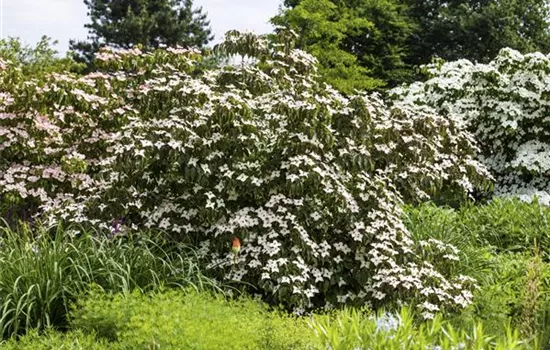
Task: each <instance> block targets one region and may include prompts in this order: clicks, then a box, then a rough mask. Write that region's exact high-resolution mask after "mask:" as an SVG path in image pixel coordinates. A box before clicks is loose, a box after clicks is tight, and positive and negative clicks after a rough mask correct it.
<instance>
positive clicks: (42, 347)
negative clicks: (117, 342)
mask: <svg viewBox="0 0 550 350" xmlns="http://www.w3.org/2000/svg"><path fill="white" fill-rule="evenodd" d="M0 348H1V349H2V350H54V349H55V350H110V349H112V347H111V346H110V344H107V342H106V341H102V340H98V339H97V338H96V337H95V336H94V335H93V334H84V333H82V332H79V331H77V332H70V333H60V332H55V331H53V330H51V329H50V330H47V331H46V332H44V333H40V332H38V331H36V330H33V331H31V332H29V333H28V334H26V335H25V336H23V337H21V338H20V339H10V340H9V341H7V342H5V343H3V344H1V345H0Z"/></svg>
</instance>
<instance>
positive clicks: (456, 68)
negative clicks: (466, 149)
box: [393, 49, 550, 204]
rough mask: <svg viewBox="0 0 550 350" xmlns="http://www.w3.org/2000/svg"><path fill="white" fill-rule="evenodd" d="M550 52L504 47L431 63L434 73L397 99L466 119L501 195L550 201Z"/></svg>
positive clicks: (400, 92)
mask: <svg viewBox="0 0 550 350" xmlns="http://www.w3.org/2000/svg"><path fill="white" fill-rule="evenodd" d="M549 67H550V56H548V55H543V54H541V53H532V54H526V55H522V54H521V53H519V52H517V51H514V50H511V49H503V50H502V51H501V52H500V54H499V55H498V56H497V57H496V58H495V59H494V60H493V61H491V62H490V63H488V64H474V63H471V62H470V61H467V60H459V61H455V62H448V63H444V64H432V65H429V66H427V70H428V71H429V73H430V74H431V76H432V78H431V79H429V80H428V81H426V82H417V83H414V84H412V85H411V86H409V87H405V88H398V89H395V90H393V95H394V97H395V98H396V99H398V100H402V101H406V102H407V103H414V104H416V105H419V106H421V108H424V107H427V108H429V109H432V110H434V111H435V113H438V114H440V115H445V116H448V117H449V118H452V119H461V120H463V121H464V122H465V123H466V125H467V127H468V128H469V130H470V131H472V132H473V133H474V134H475V136H476V138H477V141H478V142H479V145H480V148H481V153H480V154H479V156H480V159H481V161H482V162H483V163H484V164H485V165H486V166H487V168H488V169H489V170H490V171H491V172H492V174H493V175H494V177H495V178H496V186H495V192H496V194H497V195H517V196H519V197H520V198H522V199H526V200H531V199H532V198H533V196H538V197H540V198H539V200H540V201H541V203H546V204H548V203H550V194H549V191H550V177H549V176H548V174H549V173H550V119H549V118H548V115H549V112H550V110H549V95H548V82H549V81H550V69H549Z"/></svg>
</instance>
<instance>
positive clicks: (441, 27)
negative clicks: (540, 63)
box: [404, 0, 550, 64]
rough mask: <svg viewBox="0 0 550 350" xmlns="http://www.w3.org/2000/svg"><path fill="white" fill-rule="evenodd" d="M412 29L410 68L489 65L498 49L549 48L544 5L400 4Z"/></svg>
mask: <svg viewBox="0 0 550 350" xmlns="http://www.w3.org/2000/svg"><path fill="white" fill-rule="evenodd" d="M404 2H405V3H406V5H408V6H409V8H410V16H411V18H412V19H413V20H414V21H415V23H416V24H417V29H416V31H415V33H414V35H413V36H412V37H411V40H410V43H409V45H410V55H409V58H408V60H407V61H408V62H409V63H411V64H427V63H430V61H431V59H432V57H434V56H437V57H440V58H442V59H444V60H446V61H452V60H457V59H461V58H465V59H468V60H471V61H477V62H483V63H486V62H489V61H490V60H492V59H493V58H494V57H495V56H496V55H497V54H498V52H499V50H500V49H502V48H505V47H510V48H513V49H516V50H519V51H522V52H533V51H543V52H546V51H548V49H549V48H550V36H549V31H548V24H549V23H548V18H549V15H550V13H549V10H548V6H547V5H548V1H546V0H499V1H496V0H450V1H448V0H444V1H442V0H405V1H404Z"/></svg>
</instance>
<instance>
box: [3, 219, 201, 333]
mask: <svg viewBox="0 0 550 350" xmlns="http://www.w3.org/2000/svg"><path fill="white" fill-rule="evenodd" d="M192 253H193V252H192V251H190V250H189V249H186V248H185V247H182V246H180V247H177V246H176V247H174V248H173V249H171V250H168V249H164V248H163V246H162V245H160V244H158V243H155V242H154V241H153V240H150V239H145V238H141V237H136V238H135V239H128V238H118V239H114V240H106V239H104V240H101V239H96V238H93V237H92V236H91V235H89V234H86V233H83V234H82V236H79V237H74V238H71V237H70V236H68V235H66V234H65V233H64V232H63V231H62V230H58V231H57V232H55V233H54V235H53V237H51V236H50V233H49V232H47V231H46V230H45V229H41V230H40V229H39V230H38V231H36V232H31V231H30V230H28V229H27V228H26V227H23V228H22V229H21V230H20V231H18V232H14V231H10V230H9V229H0V334H2V335H4V336H11V335H15V334H21V333H23V332H25V330H27V329H30V328H35V327H37V328H44V327H48V326H56V327H63V326H64V325H65V324H66V315H67V312H68V311H69V304H70V303H71V302H73V301H74V300H75V299H76V298H77V297H78V296H79V295H80V294H82V293H84V292H86V291H87V290H88V289H89V288H90V284H95V285H96V286H98V288H101V289H104V290H107V291H130V290H134V289H136V288H137V289H141V290H145V291H148V290H156V289H158V288H159V287H161V286H167V287H169V286H189V285H192V286H195V287H196V288H197V289H200V288H202V287H203V286H204V284H210V281H209V280H208V279H206V278H204V277H203V276H202V274H201V272H200V270H199V269H198V266H197V265H196V263H195V262H194V261H196V260H194V259H193V255H192Z"/></svg>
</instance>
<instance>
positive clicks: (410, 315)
mask: <svg viewBox="0 0 550 350" xmlns="http://www.w3.org/2000/svg"><path fill="white" fill-rule="evenodd" d="M71 315H72V317H71V322H70V327H71V329H72V331H71V332H69V333H65V334H61V333H58V332H53V331H47V332H46V333H45V334H43V335H39V334H37V333H36V332H31V333H29V334H28V335H26V336H24V337H23V338H21V339H20V340H19V341H16V340H11V341H9V342H7V343H6V344H4V346H3V347H2V349H23V350H26V349H53V348H56V349H115V350H116V349H163V350H164V349H174V350H175V349H205V350H210V349H212V350H214V349H281V350H282V349H320V350H321V349H323V350H324V349H332V350H340V349H342V350H347V349H373V350H377V349H380V350H391V349H407V350H417V349H418V350H426V349H430V350H431V349H434V350H435V349H445V350H451V349H476V350H478V349H479V350H480V349H499V350H505V349H506V350H512V349H531V348H532V347H531V344H529V343H527V342H524V341H522V340H521V339H520V335H519V333H518V332H517V331H514V330H513V329H512V328H511V327H509V326H508V325H507V324H502V328H503V329H504V334H503V335H502V336H495V335H494V334H491V333H489V332H488V331H486V330H485V329H484V326H483V324H482V323H479V322H477V323H476V322H473V323H471V324H470V325H468V326H467V327H463V328H460V329H459V328H456V327H454V326H453V325H452V324H451V323H450V322H448V321H445V320H444V319H443V318H442V317H441V316H440V315H438V316H436V317H435V319H433V320H430V321H426V322H423V321H420V320H419V319H418V317H416V316H415V314H414V312H413V311H412V310H411V309H409V308H406V307H404V308H402V309H401V310H400V311H399V312H397V313H383V312H379V313H372V312H370V311H369V310H366V309H365V310H356V309H345V310H340V311H333V312H331V313H328V314H313V315H308V316H300V317H298V316H292V315H289V314H286V313H283V312H279V311H274V310H270V309H269V308H268V307H267V306H266V305H265V304H263V303H261V302H260V301H257V300H253V299H251V298H247V297H240V298H238V299H232V300H228V299H227V298H226V297H224V296H222V295H220V294H213V293H205V292H196V291H194V290H180V291H174V290H171V291H168V292H162V293H141V292H137V291H136V292H132V293H118V294H106V293H104V292H100V291H96V290H94V291H92V292H91V293H90V294H89V295H88V296H87V297H85V298H82V299H81V300H80V301H79V302H77V303H76V305H75V306H74V309H73V311H72V313H71Z"/></svg>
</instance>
